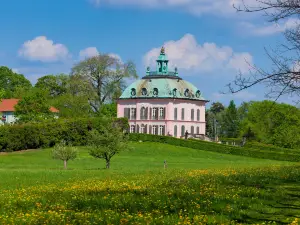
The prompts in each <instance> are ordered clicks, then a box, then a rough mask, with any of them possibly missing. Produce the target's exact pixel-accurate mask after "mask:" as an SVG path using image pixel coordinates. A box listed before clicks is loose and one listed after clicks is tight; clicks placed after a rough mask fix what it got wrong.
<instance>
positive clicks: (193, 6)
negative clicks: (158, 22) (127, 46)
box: [89, 0, 257, 15]
mask: <svg viewBox="0 0 300 225" xmlns="http://www.w3.org/2000/svg"><path fill="white" fill-rule="evenodd" d="M244 1H245V2H246V4H249V5H250V6H255V5H257V1H256V0H244ZM89 2H91V3H92V4H93V5H95V6H102V5H105V4H108V5H119V6H124V5H129V6H137V7H144V8H154V9H156V8H157V9H161V8H164V9H170V8H175V9H179V10H183V11H186V12H189V13H191V14H194V15H201V14H204V13H206V14H218V15H220V14H223V15H226V14H232V13H235V12H236V9H234V7H233V5H236V6H237V7H238V6H240V5H241V3H242V0H89Z"/></svg>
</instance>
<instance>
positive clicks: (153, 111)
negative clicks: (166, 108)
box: [152, 107, 158, 118]
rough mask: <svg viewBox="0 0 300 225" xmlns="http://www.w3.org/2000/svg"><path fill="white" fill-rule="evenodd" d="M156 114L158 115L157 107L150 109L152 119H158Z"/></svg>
mask: <svg viewBox="0 0 300 225" xmlns="http://www.w3.org/2000/svg"><path fill="white" fill-rule="evenodd" d="M157 113H158V108H157V107H154V108H152V118H156V117H158V116H157Z"/></svg>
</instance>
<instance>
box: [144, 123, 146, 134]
mask: <svg viewBox="0 0 300 225" xmlns="http://www.w3.org/2000/svg"><path fill="white" fill-rule="evenodd" d="M144 134H147V125H145V129H144Z"/></svg>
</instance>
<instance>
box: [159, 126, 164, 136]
mask: <svg viewBox="0 0 300 225" xmlns="http://www.w3.org/2000/svg"><path fill="white" fill-rule="evenodd" d="M163 131H164V125H160V126H159V131H158V134H159V135H163Z"/></svg>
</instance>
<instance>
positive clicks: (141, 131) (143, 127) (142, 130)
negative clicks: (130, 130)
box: [140, 124, 145, 134]
mask: <svg viewBox="0 0 300 225" xmlns="http://www.w3.org/2000/svg"><path fill="white" fill-rule="evenodd" d="M140 133H141V134H144V133H145V125H144V124H142V125H141V130H140Z"/></svg>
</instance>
